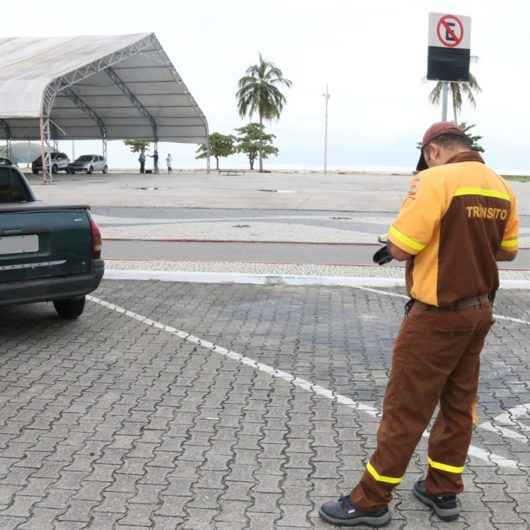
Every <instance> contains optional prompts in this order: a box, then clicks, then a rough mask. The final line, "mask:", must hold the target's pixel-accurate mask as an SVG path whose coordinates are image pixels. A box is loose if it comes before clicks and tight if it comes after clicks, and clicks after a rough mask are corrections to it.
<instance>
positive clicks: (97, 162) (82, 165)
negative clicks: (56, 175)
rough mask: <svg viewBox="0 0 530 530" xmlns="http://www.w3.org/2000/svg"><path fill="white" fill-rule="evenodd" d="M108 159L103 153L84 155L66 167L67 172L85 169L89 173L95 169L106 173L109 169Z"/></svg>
mask: <svg viewBox="0 0 530 530" xmlns="http://www.w3.org/2000/svg"><path fill="white" fill-rule="evenodd" d="M108 169H109V168H108V166H107V162H106V160H105V159H104V158H103V157H102V156H101V155H82V156H80V157H79V158H76V160H75V161H74V162H72V163H70V164H68V166H67V167H66V172H67V173H76V172H77V171H84V172H85V173H88V174H89V175H90V174H92V173H94V171H101V172H102V173H106V172H107V171H108Z"/></svg>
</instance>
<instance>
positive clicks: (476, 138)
mask: <svg viewBox="0 0 530 530" xmlns="http://www.w3.org/2000/svg"><path fill="white" fill-rule="evenodd" d="M475 126H476V124H475V123H473V124H471V125H468V124H467V123H466V122H465V121H464V122H462V123H461V124H460V125H459V127H460V128H461V129H462V130H463V131H464V132H465V133H466V135H467V137H468V138H469V139H470V140H471V142H472V143H471V149H473V151H478V152H479V153H483V152H484V148H483V147H482V146H481V145H480V144H479V142H480V140H482V136H480V135H478V134H473V133H470V132H469V131H470V130H471V129H473V127H475Z"/></svg>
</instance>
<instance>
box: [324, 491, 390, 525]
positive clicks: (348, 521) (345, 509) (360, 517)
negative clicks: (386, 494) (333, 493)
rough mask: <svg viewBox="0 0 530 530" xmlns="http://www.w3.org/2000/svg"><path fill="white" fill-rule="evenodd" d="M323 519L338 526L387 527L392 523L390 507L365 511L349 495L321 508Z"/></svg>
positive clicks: (327, 503)
mask: <svg viewBox="0 0 530 530" xmlns="http://www.w3.org/2000/svg"><path fill="white" fill-rule="evenodd" d="M319 515H320V517H321V519H323V520H324V521H326V522H328V523H333V524H336V525H337V526H357V525H360V524H364V525H367V526H385V525H387V524H388V523H389V522H390V519H391V517H390V512H389V511H388V507H387V506H384V507H383V508H377V509H375V510H370V511H363V510H360V509H359V508H357V507H356V506H354V505H353V504H352V502H351V497H350V496H349V495H344V497H340V498H339V500H337V501H331V502H326V503H325V504H323V505H322V506H321V508H320V512H319Z"/></svg>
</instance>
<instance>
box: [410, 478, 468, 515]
mask: <svg viewBox="0 0 530 530" xmlns="http://www.w3.org/2000/svg"><path fill="white" fill-rule="evenodd" d="M412 493H413V494H414V496H415V497H416V498H417V499H418V500H419V501H420V502H422V503H423V504H425V506H428V507H429V508H431V509H432V510H433V512H434V513H435V514H436V515H437V516H438V517H439V518H440V519H441V520H442V521H455V520H456V519H458V516H459V515H460V501H459V500H458V498H457V496H456V495H443V496H439V497H436V496H434V495H429V494H428V493H427V489H426V487H425V480H418V481H417V482H416V484H414V488H413V490H412Z"/></svg>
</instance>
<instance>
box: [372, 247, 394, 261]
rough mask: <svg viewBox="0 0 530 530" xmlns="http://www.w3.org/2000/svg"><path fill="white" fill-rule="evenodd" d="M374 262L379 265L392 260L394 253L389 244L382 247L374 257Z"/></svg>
mask: <svg viewBox="0 0 530 530" xmlns="http://www.w3.org/2000/svg"><path fill="white" fill-rule="evenodd" d="M372 259H373V261H374V263H377V264H378V265H385V264H386V263H389V262H391V261H392V254H390V249H389V248H388V245H385V246H384V247H381V248H380V249H379V250H378V251H377V252H376V253H375V254H374V255H373V257H372Z"/></svg>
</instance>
